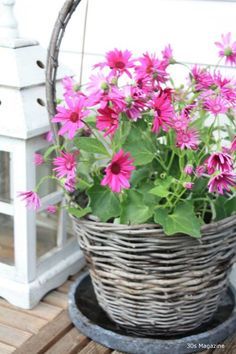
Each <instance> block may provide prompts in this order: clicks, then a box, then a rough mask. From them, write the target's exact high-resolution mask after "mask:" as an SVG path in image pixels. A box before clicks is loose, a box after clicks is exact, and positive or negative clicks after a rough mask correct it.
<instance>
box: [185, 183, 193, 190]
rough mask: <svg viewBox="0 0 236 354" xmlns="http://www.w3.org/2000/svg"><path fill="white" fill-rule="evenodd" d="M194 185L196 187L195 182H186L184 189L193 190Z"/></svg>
mask: <svg viewBox="0 0 236 354" xmlns="http://www.w3.org/2000/svg"><path fill="white" fill-rule="evenodd" d="M193 185H194V183H193V182H184V183H183V187H184V188H186V189H192V188H193Z"/></svg>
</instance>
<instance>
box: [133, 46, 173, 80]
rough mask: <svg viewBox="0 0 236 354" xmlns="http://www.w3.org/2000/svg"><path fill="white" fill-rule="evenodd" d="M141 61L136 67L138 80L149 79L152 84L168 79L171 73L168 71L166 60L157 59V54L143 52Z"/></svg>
mask: <svg viewBox="0 0 236 354" xmlns="http://www.w3.org/2000/svg"><path fill="white" fill-rule="evenodd" d="M139 62H140V65H137V66H136V67H135V71H136V79H137V81H139V80H146V79H148V80H150V81H151V83H152V85H154V83H155V82H157V84H159V83H161V82H162V83H164V82H166V81H167V79H168V77H169V75H168V73H167V72H166V62H165V61H160V60H159V59H157V58H156V56H155V54H149V53H146V54H143V56H142V57H140V58H139Z"/></svg>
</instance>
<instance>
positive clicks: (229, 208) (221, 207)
mask: <svg viewBox="0 0 236 354" xmlns="http://www.w3.org/2000/svg"><path fill="white" fill-rule="evenodd" d="M214 207H215V212H216V216H215V220H216V221H217V220H221V219H224V218H227V217H228V216H231V215H233V214H236V196H235V195H234V196H232V197H231V198H227V197H225V196H222V195H220V196H219V197H217V198H216V200H215V203H214Z"/></svg>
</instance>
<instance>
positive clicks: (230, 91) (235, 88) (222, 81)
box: [213, 71, 236, 105]
mask: <svg viewBox="0 0 236 354" xmlns="http://www.w3.org/2000/svg"><path fill="white" fill-rule="evenodd" d="M213 78H214V84H213V86H215V88H216V90H217V91H219V94H220V96H221V97H222V98H224V99H225V100H226V101H228V104H229V105H232V104H234V103H236V82H235V80H234V79H232V78H228V77H222V74H221V72H219V71H218V72H215V73H214V76H213Z"/></svg>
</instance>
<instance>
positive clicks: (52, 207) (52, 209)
mask: <svg viewBox="0 0 236 354" xmlns="http://www.w3.org/2000/svg"><path fill="white" fill-rule="evenodd" d="M46 210H47V212H48V213H49V214H55V213H56V212H57V207H56V206H55V205H48V207H47V209H46Z"/></svg>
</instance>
